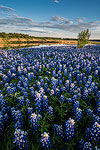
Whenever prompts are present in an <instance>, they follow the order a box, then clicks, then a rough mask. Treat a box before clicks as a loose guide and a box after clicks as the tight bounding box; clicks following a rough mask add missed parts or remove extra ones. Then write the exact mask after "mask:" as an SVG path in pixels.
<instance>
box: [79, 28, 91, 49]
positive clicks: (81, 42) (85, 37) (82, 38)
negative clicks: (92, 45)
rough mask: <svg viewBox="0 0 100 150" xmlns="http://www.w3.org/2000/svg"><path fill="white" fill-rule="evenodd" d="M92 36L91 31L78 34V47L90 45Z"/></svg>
mask: <svg viewBox="0 0 100 150" xmlns="http://www.w3.org/2000/svg"><path fill="white" fill-rule="evenodd" d="M90 35H91V34H90V33H89V29H87V30H84V31H82V32H80V33H79V34H78V47H79V48H82V47H84V46H85V45H86V44H87V43H88V40H89V38H90Z"/></svg>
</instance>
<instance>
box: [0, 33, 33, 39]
mask: <svg viewBox="0 0 100 150" xmlns="http://www.w3.org/2000/svg"><path fill="white" fill-rule="evenodd" d="M0 37H1V38H5V39H10V38H26V39H27V38H33V36H30V35H28V34H22V33H5V32H0Z"/></svg>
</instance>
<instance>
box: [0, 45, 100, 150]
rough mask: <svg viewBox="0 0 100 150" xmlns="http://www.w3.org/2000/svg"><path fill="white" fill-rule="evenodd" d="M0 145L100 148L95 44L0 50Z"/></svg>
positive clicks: (5, 149) (99, 71)
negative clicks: (78, 46)
mask: <svg viewBox="0 0 100 150" xmlns="http://www.w3.org/2000/svg"><path fill="white" fill-rule="evenodd" d="M0 149H1V150H17V149H20V150H24V149H25V150H41V149H43V150H46V149H49V150H94V149H95V150H96V149H100V46H86V47H85V48H83V49H78V48H76V47H74V46H73V47H71V46H69V47H67V46H59V47H53V46H51V47H48V48H46V47H42V48H23V49H16V50H7V51H6V52H5V51H4V50H2V53H1V54H0Z"/></svg>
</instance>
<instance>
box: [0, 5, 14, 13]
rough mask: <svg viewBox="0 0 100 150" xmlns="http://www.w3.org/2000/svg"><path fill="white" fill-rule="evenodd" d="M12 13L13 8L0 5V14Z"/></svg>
mask: <svg viewBox="0 0 100 150" xmlns="http://www.w3.org/2000/svg"><path fill="white" fill-rule="evenodd" d="M13 11H14V9H13V8H10V7H7V6H3V5H0V13H1V12H4V13H7V12H13Z"/></svg>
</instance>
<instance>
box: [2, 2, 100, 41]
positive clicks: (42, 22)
mask: <svg viewBox="0 0 100 150" xmlns="http://www.w3.org/2000/svg"><path fill="white" fill-rule="evenodd" d="M87 28H88V29H89V30H90V32H91V39H100V0H0V32H17V33H20V32H21V33H26V34H30V35H33V36H49V37H62V38H76V37H77V35H78V33H79V32H80V31H82V30H84V29H87Z"/></svg>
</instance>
